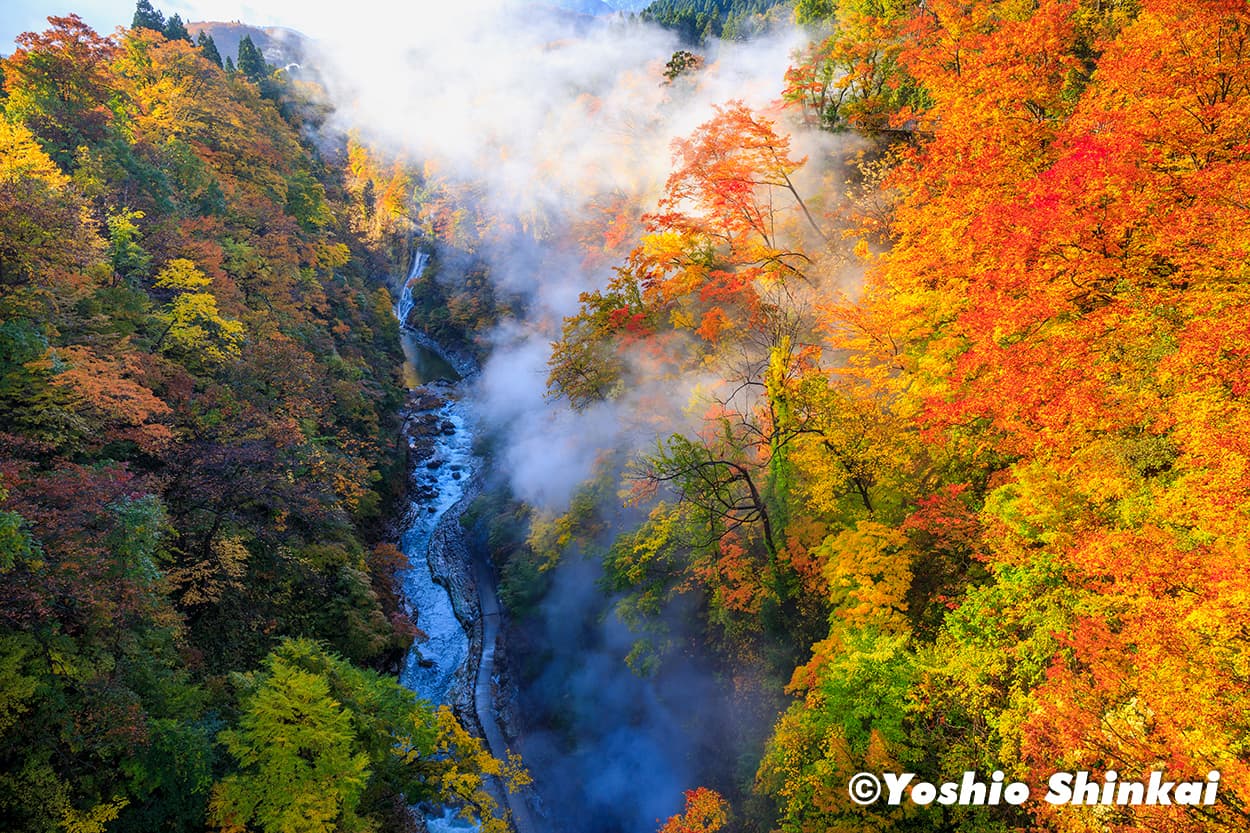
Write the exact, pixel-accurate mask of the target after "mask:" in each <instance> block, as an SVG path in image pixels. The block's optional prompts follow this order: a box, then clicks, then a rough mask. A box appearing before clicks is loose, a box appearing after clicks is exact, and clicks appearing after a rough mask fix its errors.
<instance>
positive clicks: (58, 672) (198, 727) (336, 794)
mask: <svg viewBox="0 0 1250 833" xmlns="http://www.w3.org/2000/svg"><path fill="white" fill-rule="evenodd" d="M50 27H51V28H49V29H48V30H47V31H45V32H43V33H41V34H26V35H22V36H21V37H20V38H19V39H18V43H17V48H16V50H15V51H14V52H13V54H12V55H11V56H10V57H8V58H6V59H4V60H3V61H2V62H0V68H2V70H3V77H4V86H3V97H2V98H0V108H2V109H3V117H2V118H0V572H2V573H3V577H2V581H0V669H2V672H0V733H2V734H0V819H3V821H2V822H0V827H2V828H3V829H6V830H23V831H36V830H39V831H45V830H48V831H50V830H66V831H75V833H85V832H86V831H102V830H109V831H123V830H135V831H138V830H144V831H150V830H203V829H205V826H206V824H207V825H208V826H210V827H212V828H214V829H222V830H244V829H251V830H270V831H276V830H295V829H299V830H368V829H377V827H378V825H379V824H381V823H382V821H383V820H386V819H389V821H387V822H386V826H387V827H388V828H389V829H404V825H405V824H407V823H408V822H406V821H404V819H405V813H404V811H403V802H402V801H400V799H399V797H400V796H404V797H406V798H407V800H408V801H409V802H415V801H418V800H421V799H423V798H435V797H441V798H445V799H454V798H457V797H459V798H460V799H463V800H465V801H467V802H468V803H469V804H470V805H475V806H477V807H479V808H488V807H489V805H491V803H492V800H491V799H490V797H489V796H488V795H486V794H485V793H484V792H483V791H482V789H481V786H482V772H483V771H487V772H491V771H495V772H497V771H498V769H499V765H498V764H497V763H496V762H494V761H493V760H491V759H489V758H487V757H486V756H484V755H483V754H482V753H481V750H480V747H479V745H478V742H477V741H475V740H473V739H471V738H470V737H469V736H468V735H467V734H465V732H464V730H463V729H461V728H460V727H459V725H457V724H456V722H455V720H454V719H453V718H452V717H451V715H450V713H448V712H446V711H442V712H435V711H432V710H431V709H429V708H427V707H426V706H424V705H423V704H418V703H417V702H415V700H414V699H413V696H412V695H411V693H410V692H407V691H406V690H404V689H402V688H400V687H399V685H398V683H397V682H396V680H395V679H394V677H393V676H391V675H389V674H386V673H379V672H385V671H386V670H387V669H389V668H391V667H393V664H394V661H395V660H396V658H397V657H398V656H399V655H400V654H401V653H402V651H403V650H404V649H405V648H406V647H407V645H408V644H409V643H410V642H411V640H412V638H413V636H414V634H415V631H414V629H413V627H412V625H411V623H410V622H409V621H408V620H407V618H406V617H404V616H403V615H401V614H400V612H399V609H398V600H397V598H396V596H395V590H394V586H393V582H392V578H393V575H394V572H395V570H396V569H397V568H398V567H399V566H400V565H401V564H402V556H401V555H400V554H399V552H398V551H397V550H396V549H395V548H394V547H393V546H392V545H389V544H386V543H380V542H381V541H383V539H384V536H383V534H382V532H383V522H384V520H385V519H386V518H387V516H388V514H390V513H392V512H394V511H395V505H396V498H398V497H399V496H401V495H402V493H403V488H404V486H403V483H404V478H403V470H402V467H403V456H402V454H399V453H397V452H396V449H395V437H396V430H397V429H396V418H397V411H398V407H399V404H400V402H401V395H402V391H401V389H400V383H399V378H398V376H397V372H398V368H399V366H400V362H401V357H400V352H399V344H398V338H397V326H396V323H395V320H394V317H393V315H392V312H391V300H390V295H389V293H388V291H387V290H386V288H385V285H384V279H385V277H386V275H387V273H388V272H389V271H395V270H403V269H404V268H405V264H404V263H403V262H402V261H403V257H404V256H405V255H406V251H407V248H406V247H407V239H408V231H409V229H408V225H409V224H408V221H407V220H406V219H405V216H406V212H407V206H408V202H409V200H410V198H411V192H412V183H411V181H410V180H409V178H408V176H407V174H405V173H403V172H402V171H400V170H399V169H398V168H394V167H386V168H384V167H382V166H380V165H379V163H378V162H377V161H376V160H375V159H373V158H372V157H371V156H370V155H369V153H368V151H366V150H365V149H364V148H363V147H361V146H360V145H359V144H358V143H356V142H354V141H352V140H344V141H341V142H331V143H328V144H326V145H324V146H315V145H313V144H309V143H308V141H307V140H308V137H310V136H312V135H313V132H312V130H313V128H315V127H316V125H317V123H318V120H319V119H320V118H321V116H322V115H323V113H322V112H321V105H320V104H319V103H318V97H317V95H316V90H315V89H312V88H310V87H309V85H306V84H301V83H300V82H298V81H293V80H291V79H287V78H284V77H283V76H282V75H281V74H280V73H279V74H275V73H274V72H273V71H272V68H270V67H268V66H266V65H265V62H264V59H263V58H262V57H261V55H260V53H259V51H257V50H256V49H255V48H254V47H253V45H252V43H251V41H250V39H244V41H243V43H242V45H241V48H240V51H239V54H238V56H237V62H236V56H227V58H226V61H225V62H224V68H223V61H222V58H221V56H220V54H218V51H217V50H216V48H215V45H214V44H213V43H212V41H211V38H207V37H201V38H200V39H199V43H198V44H193V43H191V39H190V37H189V35H188V34H187V32H186V29H185V27H184V26H183V24H182V22H181V21H180V20H179V19H178V18H177V17H176V16H175V17H173V18H171V19H169V20H168V21H166V20H164V18H163V16H162V15H161V13H160V12H159V11H157V10H155V9H153V8H152V7H151V6H150V5H149V4H148V3H147V2H146V0H141V2H140V4H139V9H138V13H137V14H136V19H135V25H134V27H133V28H131V29H130V30H129V31H127V32H126V33H125V34H124V35H123V36H122V37H120V38H109V37H103V36H101V35H99V34H97V33H96V32H93V31H92V30H90V29H89V28H88V27H86V26H85V25H84V24H83V23H82V22H81V21H80V20H79V19H78V18H77V17H74V16H69V17H58V18H51V19H50ZM236 67H237V70H236Z"/></svg>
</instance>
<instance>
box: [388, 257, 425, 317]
mask: <svg viewBox="0 0 1250 833" xmlns="http://www.w3.org/2000/svg"><path fill="white" fill-rule="evenodd" d="M429 259H430V256H429V255H428V254H426V253H425V252H421V251H418V252H417V253H416V254H415V255H413V258H412V268H411V269H409V270H408V277H406V278H404V284H403V286H401V287H400V288H399V300H398V301H396V302H395V317H396V318H398V319H399V326H401V327H406V326H407V325H408V315H409V314H410V313H411V312H412V305H413V300H412V283H413V281H415V280H416V279H417V278H419V277H421V273H422V272H423V271H424V270H425V264H426V263H427V262H428V261H429Z"/></svg>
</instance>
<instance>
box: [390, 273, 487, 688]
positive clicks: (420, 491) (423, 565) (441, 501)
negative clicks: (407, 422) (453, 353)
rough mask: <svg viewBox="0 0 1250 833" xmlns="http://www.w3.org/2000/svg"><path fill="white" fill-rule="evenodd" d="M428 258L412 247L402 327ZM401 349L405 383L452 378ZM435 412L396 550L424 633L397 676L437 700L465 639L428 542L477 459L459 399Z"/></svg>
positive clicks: (464, 655) (409, 347)
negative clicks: (428, 449)
mask: <svg viewBox="0 0 1250 833" xmlns="http://www.w3.org/2000/svg"><path fill="white" fill-rule="evenodd" d="M427 260H428V256H427V255H426V254H425V253H424V252H419V253H417V255H416V257H414V258H413V263H412V270H411V271H410V272H409V273H408V278H407V280H405V281H404V285H403V287H402V288H401V289H400V294H399V301H398V302H397V303H396V304H395V315H396V317H397V318H399V322H400V326H401V327H404V326H405V325H406V324H407V320H408V313H409V312H411V311H412V307H413V298H412V282H413V280H414V279H416V278H417V277H418V276H419V275H420V274H421V270H422V269H424V268H425V264H426V262H427ZM404 352H405V354H406V355H407V356H409V361H408V364H409V365H411V366H410V367H405V374H404V375H405V378H406V379H407V380H408V383H409V385H410V386H415V385H419V384H427V383H435V382H438V381H445V382H450V381H454V380H455V378H456V377H455V375H454V372H452V373H451V374H450V375H448V374H444V375H443V376H442V377H441V379H436V378H429V376H428V375H427V374H428V372H429V371H428V369H427V370H426V372H425V373H422V372H421V371H422V370H423V369H425V368H428V366H429V365H430V364H437V359H436V360H435V362H429V361H428V359H429V358H430V357H423V358H425V359H427V361H426V362H416V361H413V358H414V356H415V355H416V354H419V353H421V352H429V351H428V350H427V349H426V348H424V347H421V346H420V345H418V344H416V343H415V342H411V341H409V340H407V339H406V340H405V345H404ZM423 365H424V366H425V367H423ZM444 367H446V369H447V371H451V368H450V367H449V366H446V365H445V364H444ZM437 417H438V423H437V425H438V428H437V433H436V434H435V438H434V444H433V445H434V448H433V453H432V454H431V455H430V456H429V457H428V458H426V459H424V460H422V461H421V462H420V464H419V465H418V466H417V467H416V469H415V470H414V471H413V472H411V473H410V475H409V477H410V478H411V481H410V483H409V486H410V492H411V494H412V495H413V496H414V499H413V501H412V505H411V506H410V508H409V514H408V521H407V524H406V526H405V529H404V531H403V534H402V535H401V537H400V549H402V550H403V552H404V555H406V556H407V557H408V563H409V565H410V566H409V568H408V569H407V570H405V571H404V573H403V575H402V576H401V582H402V585H403V595H404V599H405V601H406V603H407V605H408V606H409V609H410V613H411V614H413V618H414V619H415V621H416V625H417V627H418V628H419V629H420V630H421V632H422V633H423V634H424V635H425V639H421V640H418V641H417V642H415V643H413V646H412V648H411V649H409V651H408V655H407V656H406V657H405V658H404V665H403V669H402V670H401V672H400V677H399V680H400V682H401V683H402V684H403V685H404V686H406V687H407V688H410V689H412V690H413V691H415V692H416V693H417V694H418V695H419V696H420V697H421V698H422V699H424V700H427V701H429V702H430V703H432V704H434V705H442V704H444V703H446V702H447V701H448V692H449V691H450V689H451V685H452V682H453V680H454V677H455V674H456V672H457V670H459V668H460V667H461V666H462V665H463V664H464V662H465V660H466V659H468V656H469V638H468V636H467V635H466V634H465V632H464V628H463V627H462V626H461V624H460V621H459V620H458V619H457V618H456V614H455V610H454V608H453V607H452V603H451V597H450V595H449V594H448V592H447V588H445V587H444V586H443V585H441V584H439V583H438V582H437V581H435V580H434V576H433V573H432V571H431V568H430V562H429V548H430V542H431V540H432V538H433V537H434V532H435V530H436V529H437V528H438V524H439V522H440V521H441V520H442V519H443V516H444V515H445V514H446V513H447V510H449V509H451V507H453V506H455V505H456V503H457V502H458V501H459V500H460V498H461V497H462V496H463V494H464V487H465V485H466V484H468V483H469V482H470V480H471V479H472V476H473V467H474V463H475V461H474V459H473V451H472V444H473V438H472V434H471V432H470V431H469V430H468V424H467V420H466V419H465V415H464V414H463V413H462V412H461V409H460V407H459V406H458V403H457V402H456V401H455V400H452V399H448V400H447V401H446V402H444V403H443V405H442V406H441V408H439V410H438V412H437Z"/></svg>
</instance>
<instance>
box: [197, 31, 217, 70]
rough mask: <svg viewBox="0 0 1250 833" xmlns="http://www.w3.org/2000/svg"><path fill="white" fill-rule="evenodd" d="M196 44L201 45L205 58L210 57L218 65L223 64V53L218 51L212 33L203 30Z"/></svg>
mask: <svg viewBox="0 0 1250 833" xmlns="http://www.w3.org/2000/svg"><path fill="white" fill-rule="evenodd" d="M196 44H197V45H198V46H199V47H200V51H201V52H203V53H204V57H205V58H208V60H210V61H212V62H213V63H214V64H216V65H217V66H219V67H220V66H221V53H220V52H218V51H217V44H216V43H215V42H214V41H213V36H212V35H210V34H208V33H207V32H205V31H202V30H201V32H200V36H199V38H198V39H197V40H196Z"/></svg>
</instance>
